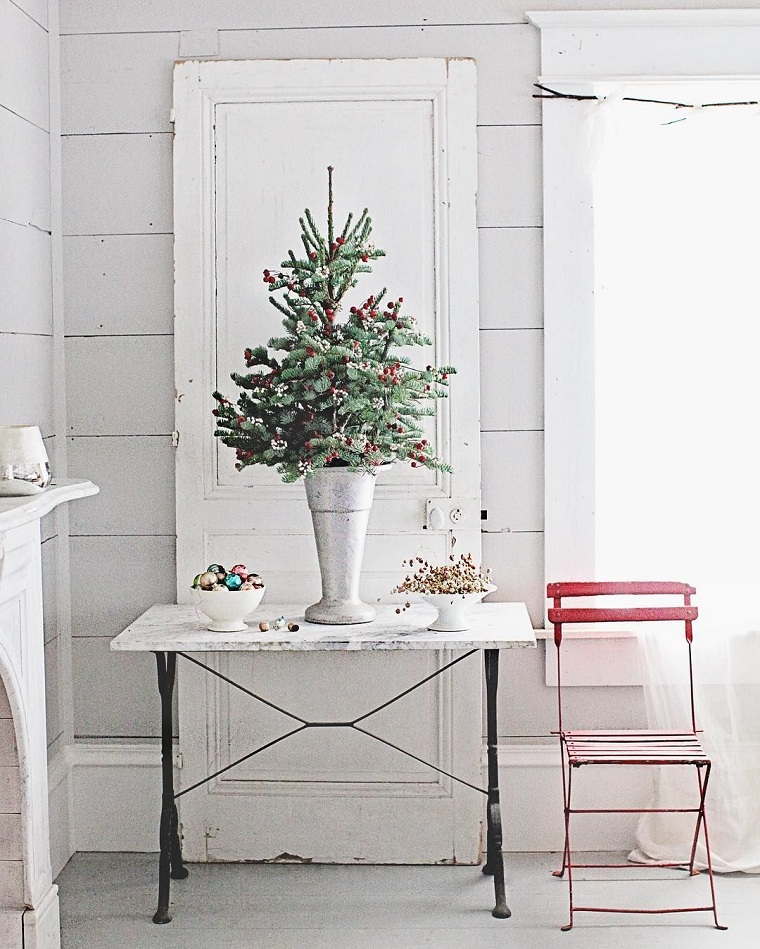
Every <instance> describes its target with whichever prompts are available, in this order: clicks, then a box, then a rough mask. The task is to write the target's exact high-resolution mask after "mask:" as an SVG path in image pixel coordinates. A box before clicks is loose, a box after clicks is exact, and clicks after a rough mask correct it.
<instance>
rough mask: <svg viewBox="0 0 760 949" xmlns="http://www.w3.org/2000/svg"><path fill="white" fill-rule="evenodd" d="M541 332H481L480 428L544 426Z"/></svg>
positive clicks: (516, 429)
mask: <svg viewBox="0 0 760 949" xmlns="http://www.w3.org/2000/svg"><path fill="white" fill-rule="evenodd" d="M543 344H544V334H543V330H540V329H534V330H519V329H517V330H481V333H480V427H481V430H482V431H484V432H490V431H509V430H512V431H520V430H541V429H543V427H544V382H543V371H544V361H543Z"/></svg>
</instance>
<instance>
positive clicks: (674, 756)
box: [546, 582, 727, 930]
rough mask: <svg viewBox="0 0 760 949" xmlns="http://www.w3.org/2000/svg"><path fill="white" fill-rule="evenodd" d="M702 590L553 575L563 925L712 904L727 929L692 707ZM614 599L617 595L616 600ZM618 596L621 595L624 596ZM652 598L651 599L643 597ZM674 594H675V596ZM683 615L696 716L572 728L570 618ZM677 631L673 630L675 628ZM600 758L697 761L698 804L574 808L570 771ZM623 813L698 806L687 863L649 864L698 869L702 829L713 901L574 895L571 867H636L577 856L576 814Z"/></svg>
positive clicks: (705, 770)
mask: <svg viewBox="0 0 760 949" xmlns="http://www.w3.org/2000/svg"><path fill="white" fill-rule="evenodd" d="M695 592H696V591H695V590H694V588H693V587H690V586H689V585H688V584H686V583H630V582H627V583H595V582H585V583H550V584H548V586H547V588H546V595H547V597H548V598H549V599H551V600H552V601H553V605H552V606H551V607H550V608H549V622H550V623H552V625H553V626H554V643H555V645H556V647H557V703H558V712H559V730H558V734H559V740H560V750H561V754H562V793H563V797H564V810H565V846H564V851H563V857H562V869H561V870H556V871H554V872H555V876H559V877H561V876H564V874H565V872H567V880H568V885H569V893H570V922H569V923H568V924H567V925H566V926H563V927H562V929H563V930H568V929H572V927H573V921H574V916H575V913H580V912H584V913H647V914H658V913H688V912H702V911H704V912H711V913H712V914H713V919H714V921H715V926H716V928H717V929H727V927H726V926H721V925H720V924H719V923H718V913H717V909H716V906H715V885H714V880H713V870H712V859H711V856H710V842H709V836H708V829H707V818H706V816H705V795H706V793H707V785H708V782H709V779H710V768H711V762H710V759H709V757H708V756H707V755H706V754H705V751H704V750H703V748H702V746H701V744H700V741H699V737H698V729H697V725H696V716H695V711H694V681H693V674H692V656H691V642H692V624H693V622H694V620H695V619H696V618H697V607H696V606H692V604H691V597H692V595H693V594H694V593H695ZM631 595H633V596H636V597H638V596H642V597H644V596H649V597H651V598H656V599H654V600H652V599H650V601H649V602H650V604H652V603H653V602H654V604H656V605H642V606H635V607H630V606H617V607H608V606H598V605H592V606H587V605H574V606H573V605H571V606H569V607H568V606H566V605H565V604H564V602H563V601H566V600H572V599H573V598H575V597H599V596H631ZM663 595H676V596H677V597H678V598H679V601H680V602H679V605H677V606H664V605H661V604H662V603H663V600H662V597H663ZM612 602H613V603H614V602H615V601H614V600H613V601H612ZM618 602H619V601H618ZM644 602H646V601H644ZM671 602H672V601H671ZM673 621H676V622H678V623H679V624H680V623H683V627H684V632H685V636H686V649H685V659H686V658H688V685H689V696H690V705H691V721H689V722H686V723H684V727H683V728H681V729H680V730H677V731H653V730H649V729H636V730H613V731H571V730H569V729H568V728H567V726H566V724H565V721H564V718H563V715H562V648H561V647H562V630H563V628H564V627H565V626H568V625H571V624H572V625H573V626H575V625H576V624H578V625H580V626H581V627H583V626H586V625H589V624H594V623H623V624H625V623H641V622H646V623H652V622H673ZM671 631H672V630H671ZM594 765H602V766H604V767H606V768H608V767H610V766H612V765H622V766H625V767H632V766H647V767H651V766H652V765H657V766H667V767H673V766H677V765H680V766H685V767H692V768H694V769H695V773H696V792H697V794H696V797H697V803H695V805H694V807H688V808H684V807H678V808H675V807H673V808H667V807H652V808H644V807H641V808H639V807H637V808H630V807H628V808H575V807H573V805H572V779H573V772H574V771H575V769H576V768H580V767H586V766H594ZM620 813H693V814H694V815H695V820H696V826H695V829H694V838H693V841H692V846H691V857H690V859H689V862H688V864H687V863H672V862H671V863H666V862H655V863H652V864H649V863H648V864H647V867H649V866H655V867H670V868H680V869H684V870H688V871H689V873H690V874H695V873H698V872H699V871H698V870H695V869H694V857H695V854H696V849H697V841H698V839H699V834H700V831H702V834H703V839H704V845H705V851H706V853H707V872H708V874H709V878H710V894H711V902H710V904H709V905H707V906H683V907H669V908H662V909H627V908H621V907H613V906H579V905H576V903H575V902H574V898H573V870H576V869H580V868H583V869H586V868H592V867H593V868H617V869H622V868H624V867H625V868H630V867H631V866H632V865H631V864H630V863H628V864H610V863H575V862H574V861H573V857H572V851H571V848H570V817H571V815H574V814H620Z"/></svg>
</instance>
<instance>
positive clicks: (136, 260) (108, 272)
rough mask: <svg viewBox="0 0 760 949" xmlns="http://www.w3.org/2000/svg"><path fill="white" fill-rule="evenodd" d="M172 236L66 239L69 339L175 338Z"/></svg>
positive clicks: (65, 258) (64, 254) (65, 285)
mask: <svg viewBox="0 0 760 949" xmlns="http://www.w3.org/2000/svg"><path fill="white" fill-rule="evenodd" d="M172 251H173V238H172V236H171V234H137V235H114V236H109V237H66V238H64V241H63V261H64V271H63V275H64V277H63V278H64V297H65V304H66V334H67V335H68V336H101V335H102V336H118V335H122V334H125V333H128V334H131V335H136V334H152V333H173V332H174V314H173V308H174V297H173V293H174V264H173V260H172Z"/></svg>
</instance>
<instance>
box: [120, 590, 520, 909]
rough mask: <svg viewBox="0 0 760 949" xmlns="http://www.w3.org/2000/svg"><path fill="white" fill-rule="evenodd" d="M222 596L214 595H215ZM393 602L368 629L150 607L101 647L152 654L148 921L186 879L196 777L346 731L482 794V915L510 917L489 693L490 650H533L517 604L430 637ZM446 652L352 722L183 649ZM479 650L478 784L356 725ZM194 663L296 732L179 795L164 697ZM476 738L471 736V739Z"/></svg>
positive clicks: (486, 610) (419, 608)
mask: <svg viewBox="0 0 760 949" xmlns="http://www.w3.org/2000/svg"><path fill="white" fill-rule="evenodd" d="M220 595H223V594H220ZM396 609H397V607H395V605H387V604H383V605H380V606H379V607H378V612H377V618H376V619H375V620H374V621H373V622H371V623H362V624H357V625H351V626H327V625H320V624H315V623H307V622H305V621H304V620H303V613H304V607H303V606H294V605H293V604H288V605H278V604H274V605H273V604H269V603H267V604H266V605H265V606H262V607H259V609H258V610H256V611H255V612H254V613H253V614H251V617H250V619H249V620H248V622H249V623H250V628H249V629H248V630H246V631H245V632H240V633H218V632H211V631H209V630H208V629H206V622H207V621H206V619H205V617H203V616H202V614H200V613H199V612H198V611H197V610H196V608H195V607H194V606H186V605H179V606H177V605H174V604H157V605H155V606H152V607H151V608H150V609H149V610H147V611H146V612H145V613H143V614H142V616H140V617H138V619H136V620H135V622H134V623H132V624H131V625H130V626H128V627H127V628H126V629H125V630H124V631H123V632H121V633H119V635H118V636H116V637H115V638H114V639H113V640H112V641H111V649H113V650H117V651H127V652H152V653H154V654H155V657H156V667H157V672H158V690H159V694H160V697H161V766H162V767H161V772H162V798H161V822H160V832H159V839H160V851H161V852H160V856H159V868H158V907H157V909H156V913H155V915H154V916H153V922H154V923H168V922H170V920H171V914H170V912H169V891H170V880H171V879H175V880H177V879H184V878H185V877H186V876H187V867H186V866H185V865H184V863H183V861H182V853H181V848H180V842H179V834H178V824H179V819H178V813H177V804H176V802H177V798H178V797H179V796H181V795H182V794H186V793H188V792H189V791H192V790H194V789H195V788H196V787H198V786H199V785H201V784H204V783H205V782H206V781H210V780H211V779H212V778H215V777H217V776H218V775H219V774H221V773H222V771H227V770H229V769H230V768H233V767H234V766H235V765H236V764H239V763H240V762H241V761H243V760H247V759H248V758H250V757H252V755H254V754H258V753H259V752H261V751H264V750H265V748H271V747H272V745H274V744H276V743H277V742H279V741H283V740H285V739H286V738H289V737H290V736H291V735H295V734H297V733H298V732H301V731H303V730H304V729H306V728H353V729H355V730H357V731H359V732H361V733H362V734H364V735H368V736H369V737H371V738H373V739H375V740H376V741H380V742H382V743H383V744H386V745H389V746H390V747H392V748H394V749H395V750H396V751H398V752H400V753H402V754H405V755H408V756H409V757H411V758H414V759H415V760H416V761H419V762H421V763H422V764H425V765H427V766H428V767H431V768H434V769H435V770H436V771H439V772H441V773H442V774H445V775H447V777H449V778H452V779H453V780H455V781H458V782H460V783H461V784H465V785H467V786H468V787H470V788H472V789H473V790H474V791H479V792H480V793H482V794H483V795H485V796H486V799H487V805H486V819H487V828H488V833H487V855H486V863H485V865H484V867H483V873H486V874H489V875H492V876H493V879H494V892H495V906H494V909H493V910H492V915H493V916H495V917H497V918H498V919H506V918H507V917H509V916H510V915H511V911H510V909H509V906H508V905H507V900H506V892H505V886H504V861H503V857H502V852H501V847H502V822H501V808H500V801H499V767H498V757H497V746H496V743H497V721H496V701H497V696H498V688H499V652H500V650H502V649H510V648H514V647H528V646H535V645H536V639H535V635H534V632H533V628H532V625H531V622H530V618H529V616H528V611H527V609H526V608H525V604H523V603H482V604H479V605H477V606H475V607H473V608H472V611H471V613H470V616H471V619H472V628H470V629H468V630H465V631H463V632H452V633H443V632H432V631H430V630H429V629H428V628H427V627H428V625H430V624H431V623H432V622H433V620H434V618H435V611H434V609H433V608H432V607H430V606H426V605H416V604H415V605H412V606H411V608H409V609H407V610H404V611H402V612H401V613H397V612H396ZM279 615H283V616H287V617H288V618H289V619H291V620H293V619H294V620H295V621H296V622H297V623H298V625H299V629H298V630H289V629H288V628H287V626H284V627H283V628H281V629H269V630H267V631H266V632H261V631H260V630H259V628H258V622H259V618H267V619H270V620H271V617H273V616H279ZM385 649H394V650H416V649H432V650H439V651H440V650H453V651H456V652H457V653H458V655H457V656H456V658H455V659H453V660H451V661H450V662H448V663H446V664H445V665H443V666H442V667H441V668H439V669H437V670H436V671H435V672H434V673H432V674H431V675H429V676H426V677H425V678H424V679H422V680H421V681H419V682H417V683H415V685H413V686H411V687H410V688H407V689H405V690H404V691H403V692H401V693H399V694H398V695H395V696H392V697H391V698H389V699H388V701H386V702H384V703H383V704H382V705H380V706H378V707H377V708H375V709H372V710H371V711H369V712H367V713H365V714H364V715H362V716H360V717H359V718H357V719H355V720H354V721H350V722H349V721H327V722H325V721H319V722H310V721H305V720H304V719H303V718H300V717H299V716H297V715H294V714H292V713H290V712H288V711H287V710H285V709H281V708H279V707H278V706H274V705H273V704H272V703H271V702H269V701H268V700H267V699H266V698H265V697H263V696H260V695H257V694H255V693H253V692H251V691H250V690H249V689H246V688H244V687H243V686H241V685H239V684H238V683H236V682H234V681H233V680H232V679H229V678H227V677H226V676H223V675H222V674H221V673H220V672H218V671H216V670H215V669H212V668H210V667H209V666H207V665H205V664H204V663H203V662H201V661H200V660H199V659H197V658H195V657H194V656H192V655H190V654H191V653H205V652H219V651H232V652H263V651H274V652H286V651H302V650H303V651H316V650H332V651H348V652H350V651H356V650H380V651H381V650H385ZM477 652H482V653H483V659H484V668H485V679H486V723H487V725H486V734H487V750H488V787H487V788H480V787H477V786H476V785H474V784H470V783H469V782H468V781H463V780H462V779H461V778H457V776H456V775H453V774H449V773H448V772H447V771H443V770H442V769H441V768H438V767H436V766H435V765H433V764H430V762H426V761H423V760H422V759H421V758H418V757H417V756H416V755H412V754H411V753H410V752H408V751H404V749H403V748H399V747H398V746H397V745H394V744H391V743H390V742H388V741H386V740H385V739H383V738H379V737H378V736H377V735H374V734H372V733H371V732H368V731H366V730H365V729H364V728H362V724H361V723H362V722H363V721H364V720H365V719H366V718H368V717H369V716H370V715H373V714H374V713H375V712H378V711H380V709H381V708H387V707H388V706H389V705H391V704H393V703H394V702H396V701H398V700H399V699H400V698H402V697H403V696H405V695H408V694H409V693H410V692H412V691H413V690H414V689H417V688H419V687H420V686H422V685H424V684H425V683H426V682H429V681H430V680H431V679H434V678H435V677H436V676H439V675H441V674H442V673H443V672H445V671H446V670H447V669H451V668H453V667H454V666H456V665H457V663H459V662H462V661H463V660H465V659H467V658H468V656H471V655H473V654H474V653H477ZM178 656H179V657H181V658H183V659H184V660H186V661H188V662H191V663H193V664H195V665H196V666H200V667H201V668H203V669H204V670H205V671H206V672H208V673H209V674H211V675H215V676H218V677H219V678H221V679H224V681H225V682H227V683H228V684H230V685H232V686H234V687H235V688H238V689H241V690H242V691H243V692H246V694H248V695H249V696H251V697H252V698H254V699H256V700H257V701H259V702H263V703H264V704H267V705H269V706H270V707H273V708H276V709H277V710H278V711H281V712H284V713H285V714H286V715H288V716H289V717H290V718H292V719H294V720H296V721H297V722H299V724H298V726H297V727H295V728H294V729H293V730H291V731H289V732H287V733H286V734H285V735H283V736H281V737H280V738H277V739H275V740H274V741H270V742H268V743H267V744H265V745H262V746H261V747H259V748H257V749H256V750H255V751H253V752H251V753H249V754H247V755H245V756H244V758H240V759H238V760H237V761H234V762H232V764H228V765H226V766H225V768H223V769H222V770H221V771H217V772H215V773H214V774H211V775H208V777H206V778H205V779H204V780H203V781H200V782H198V784H195V785H193V786H191V787H189V788H185V789H183V790H182V791H181V792H180V793H179V794H177V793H175V791H174V771H173V761H172V695H173V692H174V682H175V675H176V663H177V657H178ZM478 741H480V735H478Z"/></svg>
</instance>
